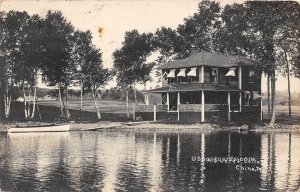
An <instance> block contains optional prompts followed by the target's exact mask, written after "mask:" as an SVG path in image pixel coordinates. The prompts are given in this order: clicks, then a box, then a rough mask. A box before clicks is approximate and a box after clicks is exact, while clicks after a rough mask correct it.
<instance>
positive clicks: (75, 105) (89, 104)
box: [39, 100, 133, 113]
mask: <svg viewBox="0 0 300 192" xmlns="http://www.w3.org/2000/svg"><path fill="white" fill-rule="evenodd" d="M39 105H42V106H53V107H59V101H56V100H55V101H39ZM132 105H133V102H132V101H130V102H129V111H130V113H132ZM68 106H69V108H70V109H73V110H80V101H78V100H69V101H68ZM98 106H99V110H100V112H103V113H126V103H125V102H124V101H112V100H101V101H98ZM82 108H83V111H88V112H95V103H94V101H93V100H85V101H83V104H82Z"/></svg>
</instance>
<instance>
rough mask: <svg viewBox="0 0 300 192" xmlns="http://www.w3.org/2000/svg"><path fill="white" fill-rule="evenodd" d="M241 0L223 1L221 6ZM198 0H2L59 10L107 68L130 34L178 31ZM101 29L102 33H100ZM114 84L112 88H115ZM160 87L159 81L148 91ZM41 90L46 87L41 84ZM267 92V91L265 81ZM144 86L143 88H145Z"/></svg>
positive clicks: (296, 85) (34, 9) (36, 10)
mask: <svg viewBox="0 0 300 192" xmlns="http://www.w3.org/2000/svg"><path fill="white" fill-rule="evenodd" d="M234 2H242V1H241V0H238V1H230V0H227V1H221V2H220V3H221V5H222V6H224V5H225V4H232V3H234ZM198 3H199V1H197V0H133V1H132V0H131V1H129V0H118V1H117V0H104V1H93V0H86V1H83V0H77V1H67V0H66V1H62V0H56V1H50V0H36V1H28V0H26V1H21V0H17V1H8V0H0V10H1V11H9V10H16V11H27V12H28V13H29V14H39V15H40V16H42V17H43V16H45V14H46V13H47V11H48V10H55V11H56V10H59V11H61V12H62V13H63V15H64V16H65V17H66V18H67V20H69V21H70V22H71V23H72V24H73V25H74V26H75V28H77V29H80V30H90V31H91V32H92V34H93V43H94V44H95V45H96V46H97V47H100V48H101V51H102V59H103V65H104V66H105V67H107V68H111V67H112V66H113V59H112V53H113V52H114V51H115V50H116V49H118V48H121V46H122V41H123V40H124V35H125V32H126V31H130V30H133V29H137V30H138V31H139V32H140V33H143V32H155V30H156V29H157V28H159V27H161V26H166V27H171V28H173V29H175V28H176V27H177V26H178V24H181V23H183V20H184V18H185V17H189V16H192V15H193V14H194V13H195V12H197V8H198V7H197V5H198ZM99 29H101V30H100V31H101V33H99ZM115 85H116V83H115V82H110V83H109V87H111V86H115ZM155 85H156V83H155V80H154V81H153V82H152V83H149V84H148V88H150V87H154V86H155ZM291 85H292V86H291V88H292V92H294V91H296V92H300V80H299V79H294V78H292V80H291ZM39 86H40V87H45V85H43V84H41V83H40V84H39ZM262 86H263V90H265V89H266V82H265V78H263V84H262ZM141 87H142V86H141ZM286 89H287V80H286V79H285V78H283V77H281V76H278V80H277V90H279V91H285V90H286Z"/></svg>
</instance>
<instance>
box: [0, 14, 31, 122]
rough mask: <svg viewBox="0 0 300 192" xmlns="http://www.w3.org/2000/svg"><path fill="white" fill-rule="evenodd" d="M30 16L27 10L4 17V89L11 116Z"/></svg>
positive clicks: (6, 108)
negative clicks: (13, 92) (13, 91)
mask: <svg viewBox="0 0 300 192" xmlns="http://www.w3.org/2000/svg"><path fill="white" fill-rule="evenodd" d="M29 19H30V16H29V15H28V13H27V12H16V11H10V12H8V13H7V14H5V16H4V17H2V22H3V23H2V24H3V25H1V26H2V27H1V31H2V32H1V35H2V38H1V39H2V41H1V48H2V54H3V57H2V60H3V63H4V64H3V77H4V78H3V79H2V83H1V84H2V89H3V90H4V113H5V118H8V117H9V114H10V106H11V101H12V97H11V94H12V88H13V86H14V83H16V80H17V79H18V70H19V69H20V66H21V65H23V64H24V63H23V62H24V60H23V58H20V57H19V56H20V53H21V52H22V46H23V45H24V44H23V43H24V42H25V38H26V26H27V24H28V21H29Z"/></svg>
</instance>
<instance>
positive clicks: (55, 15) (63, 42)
mask: <svg viewBox="0 0 300 192" xmlns="http://www.w3.org/2000/svg"><path fill="white" fill-rule="evenodd" d="M43 29H44V31H43V32H44V37H45V41H44V49H45V52H44V53H45V54H44V55H43V58H44V59H43V66H42V75H43V81H44V82H45V83H46V84H47V85H49V86H57V87H58V90H59V100H60V109H61V115H62V116H64V115H65V114H66V117H67V118H69V117H70V113H69V110H68V100H67V97H68V94H65V103H64V101H63V98H62V93H61V92H62V91H65V92H66V93H68V87H69V85H70V84H71V83H72V82H71V81H72V80H73V78H74V77H73V76H72V75H73V71H74V67H75V66H74V65H72V60H71V45H70V44H71V43H70V42H71V38H72V34H73V32H74V27H73V26H72V24H71V23H70V22H68V21H67V20H66V19H65V18H64V16H63V15H62V14H61V12H56V11H54V12H51V11H49V12H48V13H47V15H46V18H45V21H44V28H43Z"/></svg>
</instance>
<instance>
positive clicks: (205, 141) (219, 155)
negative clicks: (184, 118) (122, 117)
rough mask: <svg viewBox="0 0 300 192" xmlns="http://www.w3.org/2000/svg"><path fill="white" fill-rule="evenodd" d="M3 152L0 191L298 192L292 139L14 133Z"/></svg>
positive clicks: (299, 147) (3, 138)
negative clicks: (241, 159)
mask: <svg viewBox="0 0 300 192" xmlns="http://www.w3.org/2000/svg"><path fill="white" fill-rule="evenodd" d="M0 147H1V148H0V191H1V190H2V191H155V192H156V191H213V192H215V191H263V190H265V191H297V190H298V189H299V185H300V134H297V133H268V134H266V133H264V134H258V133H251V132H249V133H238V132H151V131H139V132H135V131H105V132H102V131H99V132H71V133H36V134H33V133H27V134H21V133H18V134H10V135H6V134H2V135H0ZM240 158H243V162H242V161H240ZM245 158H248V159H250V160H248V159H245ZM238 159H239V161H238ZM225 160H226V161H225ZM245 160H246V162H244V161H245Z"/></svg>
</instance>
